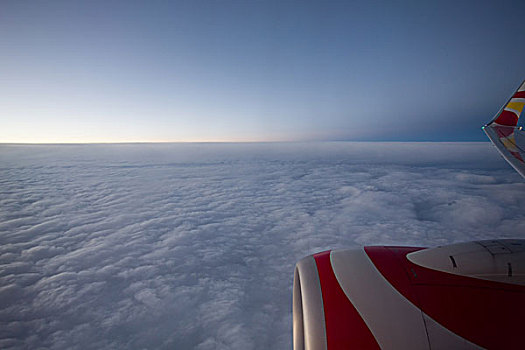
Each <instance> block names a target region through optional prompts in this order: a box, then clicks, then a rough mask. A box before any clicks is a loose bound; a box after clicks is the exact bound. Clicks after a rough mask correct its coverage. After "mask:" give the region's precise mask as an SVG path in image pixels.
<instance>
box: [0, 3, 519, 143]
mask: <svg viewBox="0 0 525 350" xmlns="http://www.w3.org/2000/svg"><path fill="white" fill-rule="evenodd" d="M524 10H525V3H524V2H522V1H514V2H506V1H494V2H480V1H471V2H470V1H461V2H456V1H453V2H452V1H451V2H447V1H440V2H439V3H438V2H435V3H431V2H427V1H423V2H422V1H399V2H392V1H388V2H376V1H366V2H350V1H348V2H320V1H319V2H312V1H306V2H291V1H174V2H166V1H90V2H83V1H54V2H43V1H42V2H25V1H3V2H2V3H1V4H0V49H1V51H2V54H1V55H0V82H1V84H0V106H1V107H0V123H1V125H2V127H1V128H0V142H36V143H38V142H130V141H295V140H299V141H308V140H390V141H392V140H394V141H453V140H458V141H460V140H461V141H469V140H485V136H484V135H483V133H482V132H481V130H480V126H481V124H483V123H484V122H487V121H489V120H490V119H491V118H492V116H493V114H494V113H496V112H497V110H498V109H499V107H500V106H501V105H502V104H503V103H504V102H505V100H506V98H507V97H508V96H509V95H510V94H511V93H512V92H513V90H514V89H515V88H516V87H517V86H518V85H519V83H520V82H521V81H522V79H524V78H525V66H524V65H523V62H525V45H523V39H522V38H521V37H519V35H521V33H522V32H523V18H524V17H523V14H524V13H525V11H524Z"/></svg>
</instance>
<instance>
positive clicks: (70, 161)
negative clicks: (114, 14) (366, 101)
mask: <svg viewBox="0 0 525 350" xmlns="http://www.w3.org/2000/svg"><path fill="white" fill-rule="evenodd" d="M524 193H525V183H523V182H522V180H521V178H520V177H519V176H518V175H517V174H515V173H514V171H513V170H512V169H510V167H509V166H507V165H506V164H505V162H504V161H503V160H501V159H500V158H499V156H498V155H497V152H496V151H495V150H494V149H493V148H492V147H491V146H490V144H488V143H465V144H454V143H450V144H449V143H436V144H434V143H422V144H410V143H313V144H215V145H213V144H201V145H199V144H152V145H104V146H102V145H85V146H66V145H63V146H15V145H11V146H9V145H4V146H1V147H0V209H1V210H0V348H39V347H44V348H51V349H74V348H78V349H86V348H92V349H100V348H109V349H112V348H130V349H146V348H150V349H158V348H170V349H171V348H176V349H269V348H275V349H277V348H283V349H288V348H290V346H291V287H292V278H293V267H294V264H295V262H296V261H297V260H298V259H300V258H301V257H303V256H305V255H308V254H312V253H314V252H317V251H320V250H325V249H331V248H341V247H356V246H360V245H373V244H407V245H420V246H427V245H438V244H446V243H451V242H457V241H464V240H474V239H486V238H496V237H502V238H510V237H519V235H520V232H525V215H524V214H523V212H524V210H523V209H524V208H525V196H524V195H523V194H524Z"/></svg>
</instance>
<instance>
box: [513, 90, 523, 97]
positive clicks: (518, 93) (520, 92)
mask: <svg viewBox="0 0 525 350" xmlns="http://www.w3.org/2000/svg"><path fill="white" fill-rule="evenodd" d="M512 97H513V98H525V91H518V92H516V93H515V94H514V96H512Z"/></svg>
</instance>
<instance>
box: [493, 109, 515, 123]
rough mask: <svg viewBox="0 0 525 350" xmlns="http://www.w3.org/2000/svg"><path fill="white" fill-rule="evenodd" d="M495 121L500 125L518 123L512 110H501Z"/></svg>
mask: <svg viewBox="0 0 525 350" xmlns="http://www.w3.org/2000/svg"><path fill="white" fill-rule="evenodd" d="M495 122H496V123H498V124H500V125H507V126H516V125H517V124H518V117H517V116H516V114H514V113H512V112H509V111H506V110H503V111H502V112H501V114H500V115H499V116H498V118H496V120H495Z"/></svg>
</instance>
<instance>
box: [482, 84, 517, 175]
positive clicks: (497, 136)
mask: <svg viewBox="0 0 525 350" xmlns="http://www.w3.org/2000/svg"><path fill="white" fill-rule="evenodd" d="M524 105H525V81H524V82H523V83H522V84H521V85H520V87H519V88H518V90H516V92H515V93H514V94H513V95H512V97H511V98H510V99H509V101H508V102H507V103H506V104H505V105H504V106H503V107H502V108H501V109H500V111H499V112H498V113H497V114H496V116H495V117H494V119H493V120H492V121H491V122H490V123H488V124H487V125H485V126H484V127H483V128H482V129H483V131H485V133H486V134H487V136H488V137H489V139H490V141H492V143H493V144H494V146H496V149H497V150H498V151H499V153H500V154H501V155H502V156H503V158H505V160H506V161H507V162H508V163H509V164H510V165H512V167H513V168H514V169H516V171H517V172H518V173H519V174H520V175H521V176H523V177H525V161H524V159H525V130H524V127H525V115H524V114H525V109H524V108H523V106H524Z"/></svg>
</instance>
